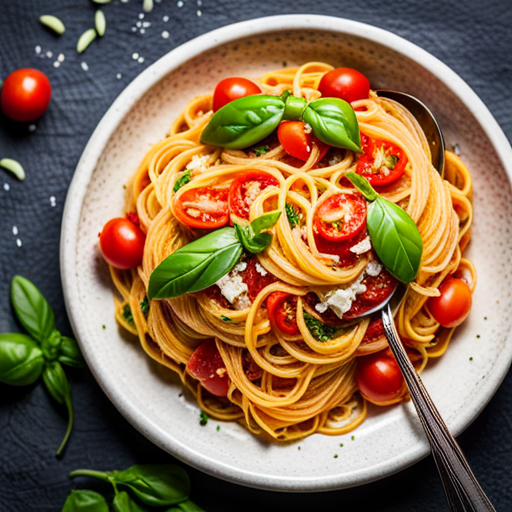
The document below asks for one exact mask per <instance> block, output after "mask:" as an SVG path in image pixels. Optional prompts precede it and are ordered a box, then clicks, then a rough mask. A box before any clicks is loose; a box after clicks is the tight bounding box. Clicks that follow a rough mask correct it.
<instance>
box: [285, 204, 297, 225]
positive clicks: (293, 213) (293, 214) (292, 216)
mask: <svg viewBox="0 0 512 512" xmlns="http://www.w3.org/2000/svg"><path fill="white" fill-rule="evenodd" d="M285 209H286V216H287V217H288V222H289V223H290V227H291V228H292V229H293V228H294V227H295V226H298V225H299V221H300V217H299V210H298V208H296V207H295V206H294V205H293V204H291V203H286V205H285Z"/></svg>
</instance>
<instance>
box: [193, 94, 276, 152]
mask: <svg viewBox="0 0 512 512" xmlns="http://www.w3.org/2000/svg"><path fill="white" fill-rule="evenodd" d="M284 110H285V101H284V100H283V99H282V98H280V97H279V96H270V95H263V94H258V95H254V96H246V97H244V98H239V99H237V100H234V101H231V102H230V103H228V104H227V105H224V106H223V107H222V108H220V109H219V110H218V111H217V112H216V113H215V114H214V115H213V117H212V118H211V120H210V122H209V123H208V124H207V125H206V128H205V129H204V130H203V133H202V134H201V142H202V143H203V144H211V145H213V146H221V147H224V148H231V149H244V148H247V147H249V146H252V145H254V144H257V143H258V142H260V141H261V140H263V139H265V138H266V137H268V136H269V135H270V134H271V133H272V132H273V131H274V130H275V129H276V128H277V126H278V125H279V123H280V122H281V119H282V118H283V114H284Z"/></svg>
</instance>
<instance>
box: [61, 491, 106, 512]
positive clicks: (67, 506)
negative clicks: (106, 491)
mask: <svg viewBox="0 0 512 512" xmlns="http://www.w3.org/2000/svg"><path fill="white" fill-rule="evenodd" d="M62 512H109V509H108V504H107V502H106V501H105V498H104V497H103V496H102V495H101V494H98V493H97V492H94V491H88V490H87V489H81V490H78V491H71V493H70V495H69V496H68V497H67V499H66V502H65V503H64V507H63V509H62Z"/></svg>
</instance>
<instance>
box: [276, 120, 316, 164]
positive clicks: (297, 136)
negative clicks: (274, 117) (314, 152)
mask: <svg viewBox="0 0 512 512" xmlns="http://www.w3.org/2000/svg"><path fill="white" fill-rule="evenodd" d="M305 126H306V125H305V123H303V122H301V121H283V122H282V123H281V124H280V125H279V128H278V129H277V136H278V138H279V142H280V143H281V145H282V146H283V148H284V150H285V151H286V152H287V153H288V154H289V155H291V156H294V157H295V158H298V159H299V160H303V161H304V162H305V161H306V160H307V159H308V158H309V155H310V154H311V149H312V147H313V136H312V135H311V133H306V132H305V131H304V127H305Z"/></svg>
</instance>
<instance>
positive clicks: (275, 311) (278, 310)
mask: <svg viewBox="0 0 512 512" xmlns="http://www.w3.org/2000/svg"><path fill="white" fill-rule="evenodd" d="M296 308H297V299H296V297H294V296H293V295H291V294H290V293H285V292H274V293H272V294H271V295H269V296H268V298H267V310H268V316H269V318H270V321H271V322H272V324H273V325H275V326H276V327H277V328H278V329H279V330H280V331H282V332H284V333H285V334H290V335H294V334H297V333H298V332H299V327H298V326H297V317H296Z"/></svg>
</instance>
